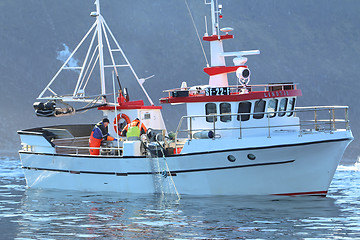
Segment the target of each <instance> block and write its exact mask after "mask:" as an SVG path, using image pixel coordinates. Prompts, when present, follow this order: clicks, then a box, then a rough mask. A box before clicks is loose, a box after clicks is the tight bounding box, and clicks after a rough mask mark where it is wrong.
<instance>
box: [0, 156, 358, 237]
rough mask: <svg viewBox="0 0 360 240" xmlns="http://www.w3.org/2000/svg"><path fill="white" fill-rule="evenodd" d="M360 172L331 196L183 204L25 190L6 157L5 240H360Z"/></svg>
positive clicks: (13, 161)
mask: <svg viewBox="0 0 360 240" xmlns="http://www.w3.org/2000/svg"><path fill="white" fill-rule="evenodd" d="M359 180H360V171H359V170H358V169H357V168H356V167H354V166H347V167H345V166H340V167H339V168H338V171H337V173H336V175H335V177H334V180H333V183H332V185H331V187H330V189H329V195H328V197H326V198H324V197H281V196H261V197H259V196H246V197H245V196H244V197H238V196H230V197H222V196H217V197H192V196H181V200H180V201H179V202H178V201H176V199H177V197H176V196H172V195H170V196H169V195H168V196H164V195H153V194H148V195H147V194H119V193H87V192H75V191H74V192H70V191H55V190H33V189H26V188H25V180H24V176H23V172H22V170H21V168H20V163H19V160H18V159H17V158H6V157H3V158H0V231H1V233H2V237H1V239H104V238H105V239H120V238H130V239H131V238H132V239H143V238H148V239H357V238H360V186H359Z"/></svg>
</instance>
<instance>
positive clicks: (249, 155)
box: [247, 153, 256, 160]
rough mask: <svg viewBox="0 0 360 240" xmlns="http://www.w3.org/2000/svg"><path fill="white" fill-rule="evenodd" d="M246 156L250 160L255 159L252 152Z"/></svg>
mask: <svg viewBox="0 0 360 240" xmlns="http://www.w3.org/2000/svg"><path fill="white" fill-rule="evenodd" d="M247 157H248V159H250V160H255V158H256V157H255V155H254V154H252V153H249V154H248V155H247Z"/></svg>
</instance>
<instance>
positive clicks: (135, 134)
mask: <svg viewBox="0 0 360 240" xmlns="http://www.w3.org/2000/svg"><path fill="white" fill-rule="evenodd" d="M146 131H147V129H146V127H145V125H144V124H143V123H140V120H139V119H138V118H135V119H134V120H133V121H132V122H131V123H129V124H128V125H126V126H125V127H124V129H123V130H122V132H121V133H122V136H126V138H127V140H129V141H134V140H139V139H140V135H141V134H145V133H146Z"/></svg>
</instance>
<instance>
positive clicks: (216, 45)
mask: <svg viewBox="0 0 360 240" xmlns="http://www.w3.org/2000/svg"><path fill="white" fill-rule="evenodd" d="M206 4H210V5H211V23H212V36H211V37H213V39H214V40H213V41H210V55H211V67H221V66H226V63H225V58H224V56H222V55H221V54H222V53H224V48H223V44H222V40H221V38H220V33H219V14H220V10H219V6H218V5H217V1H216V4H215V1H214V0H211V2H210V3H206ZM204 40H205V39H204ZM209 85H210V86H214V87H227V86H229V84H228V78H227V74H226V73H223V74H218V75H215V76H210V79H209Z"/></svg>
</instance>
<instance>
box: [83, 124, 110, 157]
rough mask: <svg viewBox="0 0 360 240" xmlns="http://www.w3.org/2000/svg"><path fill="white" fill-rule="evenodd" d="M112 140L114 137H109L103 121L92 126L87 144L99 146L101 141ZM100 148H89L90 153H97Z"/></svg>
mask: <svg viewBox="0 0 360 240" xmlns="http://www.w3.org/2000/svg"><path fill="white" fill-rule="evenodd" d="M102 140H107V141H114V140H115V138H113V137H111V136H110V135H109V133H108V129H107V128H106V127H105V125H104V123H103V122H102V121H101V122H98V123H97V124H96V125H95V127H94V128H93V130H92V132H91V135H90V138H89V146H90V147H94V148H100V145H101V141H102ZM99 154H100V149H90V155H99Z"/></svg>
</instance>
